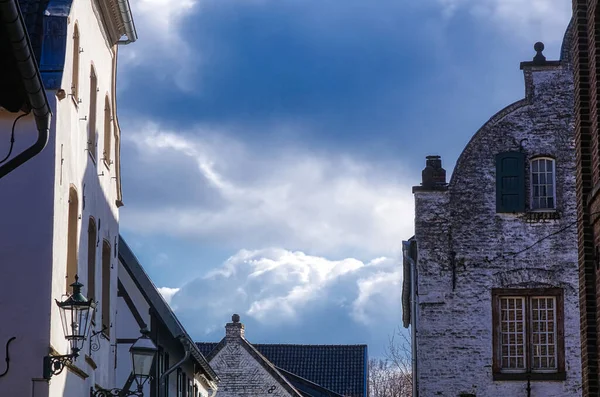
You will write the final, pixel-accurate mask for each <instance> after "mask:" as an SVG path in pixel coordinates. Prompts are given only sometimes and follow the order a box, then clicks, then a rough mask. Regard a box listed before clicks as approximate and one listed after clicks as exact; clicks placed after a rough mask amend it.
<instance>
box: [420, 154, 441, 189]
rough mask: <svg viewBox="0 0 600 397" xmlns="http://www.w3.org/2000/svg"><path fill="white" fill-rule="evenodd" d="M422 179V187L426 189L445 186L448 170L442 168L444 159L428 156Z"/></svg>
mask: <svg viewBox="0 0 600 397" xmlns="http://www.w3.org/2000/svg"><path fill="white" fill-rule="evenodd" d="M421 177H422V182H421V185H422V186H423V187H425V188H432V187H436V186H445V185H446V170H445V169H443V168H442V158H441V157H440V156H427V157H426V161H425V168H424V169H423V172H422V173H421Z"/></svg>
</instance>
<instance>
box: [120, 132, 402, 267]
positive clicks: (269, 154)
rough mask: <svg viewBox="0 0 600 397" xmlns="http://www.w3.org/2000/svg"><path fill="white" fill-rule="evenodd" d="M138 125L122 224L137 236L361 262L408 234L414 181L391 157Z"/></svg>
mask: <svg viewBox="0 0 600 397" xmlns="http://www.w3.org/2000/svg"><path fill="white" fill-rule="evenodd" d="M132 130H133V129H132ZM138 130H140V131H143V133H140V134H135V135H132V134H129V135H128V136H126V137H124V139H125V140H126V141H125V145H127V146H128V149H127V150H128V153H129V157H128V159H126V160H125V159H124V161H130V162H131V163H129V164H128V165H127V168H128V169H131V168H132V167H134V168H135V170H134V171H133V172H131V171H130V172H131V174H130V176H128V181H127V184H128V185H132V184H133V189H132V191H133V190H134V189H135V190H136V193H137V194H138V195H137V196H134V197H131V196H129V197H130V198H129V200H130V201H129V202H130V203H131V204H132V205H131V206H130V207H129V208H128V210H127V211H125V212H123V220H124V221H123V223H122V225H123V226H122V227H123V228H125V229H128V230H130V231H133V232H135V233H136V234H139V235H161V234H169V235H170V236H179V237H185V238H188V239H193V240H195V241H198V242H203V243H214V244H218V245H220V246H222V247H225V248H227V249H236V250H237V249H239V248H240V247H246V248H252V249H254V248H263V247H265V246H277V247H285V248H288V249H297V250H302V251H304V252H309V253H311V254H318V255H337V256H339V255H344V256H357V257H360V258H368V257H373V256H379V255H393V254H394V253H397V252H398V251H399V249H400V239H402V238H403V237H404V238H408V237H410V235H411V233H412V223H413V215H412V214H413V198H412V194H411V189H410V186H411V185H412V184H413V183H412V181H407V180H402V174H403V173H404V172H403V171H402V168H401V167H400V166H399V164H397V163H393V164H389V163H386V164H383V165H373V164H370V163H367V162H364V161H361V160H359V159H356V158H352V157H350V156H346V155H343V154H328V153H321V154H319V153H314V152H311V151H308V150H306V149H302V148H299V147H297V146H294V144H293V143H289V144H287V145H285V146H283V147H277V148H273V147H271V148H270V147H269V145H268V143H266V144H264V145H259V146H252V145H250V144H246V143H243V142H242V141H240V140H237V139H235V138H232V137H231V136H228V135H227V134H226V133H224V132H223V131H211V130H209V129H203V128H200V127H198V128H196V129H194V130H193V131H186V132H185V133H181V132H175V131H169V130H168V129H163V128H161V127H159V126H157V125H155V124H145V125H143V126H140V128H138ZM137 187H139V189H137Z"/></svg>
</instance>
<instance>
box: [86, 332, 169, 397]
mask: <svg viewBox="0 0 600 397" xmlns="http://www.w3.org/2000/svg"><path fill="white" fill-rule="evenodd" d="M140 332H141V333H142V336H140V337H139V338H138V339H137V340H136V341H135V343H134V344H133V345H132V346H131V347H130V348H129V352H130V353H131V365H132V368H133V370H132V371H131V374H130V375H129V379H127V382H125V386H123V388H122V389H110V390H106V389H97V390H94V389H93V388H92V389H91V390H90V396H91V397H111V396H119V397H125V396H139V397H143V395H144V391H143V390H144V385H145V384H146V382H148V380H149V379H151V378H152V376H151V373H152V372H151V371H152V365H153V364H154V358H155V357H156V352H157V351H158V349H157V348H156V345H155V344H154V343H153V342H152V339H150V338H149V337H148V333H149V332H148V329H146V328H143V329H141V330H140ZM133 382H135V383H136V385H137V387H136V389H135V390H129V388H130V387H131V384H132V383H133Z"/></svg>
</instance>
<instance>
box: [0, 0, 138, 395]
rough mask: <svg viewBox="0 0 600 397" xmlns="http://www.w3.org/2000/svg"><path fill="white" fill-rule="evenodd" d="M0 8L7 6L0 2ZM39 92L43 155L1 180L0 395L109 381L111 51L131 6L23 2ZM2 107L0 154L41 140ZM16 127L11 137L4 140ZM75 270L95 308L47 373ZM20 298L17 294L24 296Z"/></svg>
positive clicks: (115, 138) (127, 36)
mask: <svg viewBox="0 0 600 397" xmlns="http://www.w3.org/2000/svg"><path fill="white" fill-rule="evenodd" d="M4 3H6V2H4ZM19 6H20V11H21V13H22V20H23V21H24V23H25V25H26V27H27V29H26V31H27V32H28V34H29V37H27V38H26V41H28V42H29V44H30V46H31V48H32V52H33V56H34V59H35V60H36V61H37V64H38V68H39V71H40V75H41V81H42V84H43V89H44V90H45V92H46V96H47V98H48V104H49V108H50V111H51V113H52V114H53V117H52V121H51V124H50V125H49V139H48V142H47V145H46V147H45V149H44V150H43V151H42V152H41V153H40V154H38V155H37V156H36V157H34V158H33V159H31V160H29V161H27V162H26V163H25V164H23V165H21V166H20V167H19V168H17V169H15V170H14V171H12V172H11V173H9V174H7V175H5V176H4V177H3V178H2V179H1V180H0V190H1V191H2V194H1V195H0V206H1V207H2V208H3V209H4V210H3V212H2V215H3V216H2V227H1V228H0V258H1V259H0V261H1V263H2V269H3V273H2V278H1V279H0V315H1V316H2V318H3V321H2V326H1V327H0V344H1V345H2V346H3V347H4V344H5V343H6V342H7V341H8V340H11V339H12V342H11V343H10V345H9V347H8V354H9V357H10V366H9V369H8V371H7V372H6V373H5V374H3V376H2V377H1V378H0V395H3V396H19V397H21V396H23V397H29V396H32V397H47V396H72V397H80V396H86V395H89V394H90V389H91V388H96V387H102V388H105V389H111V388H113V387H117V386H120V385H117V384H116V368H115V362H116V349H115V347H114V346H115V345H116V333H115V318H116V309H117V268H118V263H117V261H118V259H117V248H118V247H117V246H118V236H119V229H118V221H119V215H118V208H119V206H120V205H121V190H120V173H119V156H120V151H119V139H120V130H119V125H118V122H117V117H116V112H115V107H116V102H115V95H116V90H115V84H116V61H117V48H118V45H120V44H125V43H129V42H132V41H135V39H136V33H135V29H134V27H133V20H132V17H131V13H130V11H129V4H128V2H127V1H120V0H119V1H118V0H93V1H70V0H19ZM16 116H17V115H15V114H14V113H10V112H7V111H5V110H3V109H0V131H3V132H6V133H3V134H1V135H2V137H3V139H2V140H1V141H0V153H3V155H2V156H4V154H5V153H9V156H8V157H9V158H10V156H11V153H12V155H16V154H17V153H21V152H23V151H24V150H26V149H27V147H28V146H29V145H31V143H32V142H35V141H36V139H37V137H38V127H39V126H36V125H35V124H34V118H33V117H32V115H31V114H29V115H25V116H23V117H20V118H18V119H17V117H16ZM11 131H14V135H12V136H13V137H14V142H11V141H12V139H10V137H11ZM75 275H78V276H79V281H80V282H81V283H82V284H84V287H83V291H82V292H83V294H84V295H86V296H88V297H90V298H91V299H93V300H94V301H96V302H97V305H98V308H97V312H96V314H95V316H94V318H93V319H92V325H91V332H90V335H92V334H94V338H95V340H97V343H98V348H97V349H95V350H92V349H91V348H90V342H89V340H90V338H88V339H87V341H86V343H85V345H84V346H83V349H82V350H81V352H80V355H79V357H78V358H77V359H76V360H75V361H74V362H72V363H67V365H66V367H65V368H64V370H63V371H62V372H60V373H57V374H54V375H52V376H51V377H50V379H48V377H44V371H43V360H44V357H46V356H51V357H53V356H60V355H66V354H69V353H70V345H69V342H68V341H67V340H66V339H65V333H64V332H63V329H62V326H61V319H60V316H59V309H58V306H57V305H56V303H55V300H58V301H62V300H64V299H65V296H66V295H68V294H70V293H71V292H72V291H71V288H70V287H69V285H70V284H71V283H73V282H74V281H75ZM25 290H26V291H27V292H26V293H25V295H26V297H24V296H23V291H25Z"/></svg>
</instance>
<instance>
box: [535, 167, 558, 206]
mask: <svg viewBox="0 0 600 397" xmlns="http://www.w3.org/2000/svg"><path fill="white" fill-rule="evenodd" d="M530 165H531V209H532V210H545V209H555V208H556V182H555V181H556V178H555V169H556V167H555V164H554V159H552V158H550V157H536V158H534V159H532V160H531V164H530Z"/></svg>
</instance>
